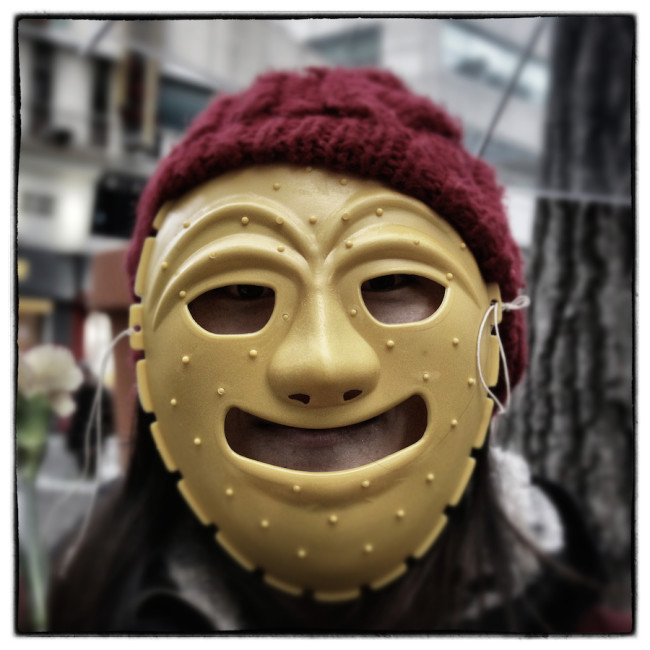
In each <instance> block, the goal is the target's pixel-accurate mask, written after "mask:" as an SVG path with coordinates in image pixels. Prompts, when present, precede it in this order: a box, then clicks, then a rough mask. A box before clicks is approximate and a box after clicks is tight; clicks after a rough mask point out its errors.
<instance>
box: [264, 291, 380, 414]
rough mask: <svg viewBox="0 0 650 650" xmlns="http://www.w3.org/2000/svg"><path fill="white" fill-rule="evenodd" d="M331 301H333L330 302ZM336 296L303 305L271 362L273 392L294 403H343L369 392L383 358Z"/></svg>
mask: <svg viewBox="0 0 650 650" xmlns="http://www.w3.org/2000/svg"><path fill="white" fill-rule="evenodd" d="M328 303H329V304H328ZM332 303H336V301H335V300H334V299H330V300H327V299H324V298H318V297H313V296H312V298H311V299H310V300H309V301H308V302H307V303H303V304H302V305H301V309H300V312H299V314H297V318H296V320H295V322H294V323H293V324H292V327H291V330H290V331H289V333H288V334H287V336H286V338H285V339H284V340H283V342H282V343H281V344H280V346H279V347H278V349H277V350H276V352H275V354H274V355H273V358H272V359H271V363H270V364H269V369H268V377H269V381H270V383H271V386H272V388H273V391H274V392H275V394H276V395H277V396H278V397H279V398H280V399H282V400H285V401H289V402H291V403H292V404H294V405H295V404H297V403H301V404H304V405H306V406H309V407H326V406H339V405H342V404H346V403H348V402H352V401H353V400H355V399H358V398H360V397H362V396H364V395H367V394H368V393H370V392H371V391H372V390H373V389H374V387H375V386H376V385H377V381H378V379H379V359H378V358H377V355H376V354H375V351H374V350H373V349H372V348H371V347H370V345H368V343H367V342H366V341H365V339H364V338H363V337H362V336H361V335H360V334H359V333H358V332H357V331H356V330H355V329H354V327H352V325H351V324H350V322H349V320H348V316H347V315H346V314H345V312H344V311H343V309H342V308H341V306H340V304H338V303H336V304H332Z"/></svg>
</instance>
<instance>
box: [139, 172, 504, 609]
mask: <svg viewBox="0 0 650 650" xmlns="http://www.w3.org/2000/svg"><path fill="white" fill-rule="evenodd" d="M156 227H157V228H158V229H159V230H158V233H157V236H156V237H155V238H151V239H150V240H148V242H147V245H146V246H145V251H144V253H143V259H142V262H141V266H140V270H139V274H138V283H137V284H138V286H137V290H138V292H139V293H140V295H142V297H143V304H142V305H138V306H136V307H135V308H134V310H133V321H134V322H138V324H141V326H142V330H143V331H142V333H141V335H140V336H139V338H138V339H137V340H136V341H135V346H136V347H140V348H144V350H145V361H143V362H140V364H139V367H138V382H139V390H140V395H141V399H142V402H143V406H145V408H146V409H147V410H152V411H154V412H155V414H156V419H157V423H156V425H155V426H154V428H153V433H154V437H155V438H156V442H157V444H158V447H159V450H160V452H161V454H162V455H163V458H164V459H165V460H166V462H167V463H168V467H169V468H170V469H173V470H175V471H180V473H181V474H182V475H183V477H184V478H183V481H182V482H181V491H182V492H183V494H184V496H185V498H186V499H187V501H188V502H189V503H190V505H191V507H192V508H193V509H194V511H195V512H196V514H197V516H199V518H200V519H201V520H203V521H205V522H206V523H207V522H211V523H214V524H216V525H217V526H218V527H219V529H220V532H219V537H218V539H219V541H220V542H221V543H222V545H223V546H224V547H225V548H226V549H227V550H229V552H231V554H232V555H233V557H235V558H236V559H237V560H238V561H240V563H242V564H243V565H244V566H247V567H248V568H253V567H262V568H264V570H265V571H266V572H267V575H268V579H269V580H270V581H271V582H273V583H275V584H276V585H278V586H284V587H285V588H288V589H289V590H296V589H297V590H300V589H302V588H310V589H315V590H316V591H317V592H319V593H321V594H324V595H325V597H329V596H327V594H329V595H330V596H332V597H333V594H338V595H339V596H340V597H343V595H344V594H347V595H350V594H351V593H352V592H355V593H356V592H357V591H358V588H359V587H360V586H361V585H364V584H372V585H376V586H381V585H382V584H384V583H385V582H386V581H387V580H388V579H389V578H390V577H395V576H396V575H398V574H399V573H401V571H403V568H404V564H403V560H404V559H405V558H406V557H407V556H409V555H414V556H417V555H418V554H421V553H423V552H424V551H425V550H426V548H428V546H430V544H431V543H432V542H433V540H434V539H435V537H436V536H437V534H438V533H439V532H440V530H441V529H442V527H443V526H444V521H446V519H445V516H444V508H445V507H446V506H447V505H449V504H450V503H454V502H455V501H457V499H458V498H459V495H460V493H462V490H463V488H464V487H465V485H466V483H467V481H468V479H469V475H470V473H471V468H472V467H473V460H472V459H471V458H470V453H471V449H472V447H474V446H480V444H482V440H483V437H484V435H485V430H486V428H487V425H488V422H489V417H490V413H491V410H492V402H491V401H490V400H489V399H487V398H486V392H485V390H484V389H483V388H482V387H481V386H480V385H479V383H478V381H477V357H478V359H479V360H480V363H482V364H483V366H484V372H483V374H484V375H485V376H486V377H488V381H490V382H491V383H494V382H495V381H496V374H497V372H498V348H497V346H496V341H495V340H493V339H494V337H492V336H490V335H489V332H488V333H487V336H485V337H483V340H480V341H479V328H480V323H481V319H482V316H483V315H484V313H485V311H486V310H487V308H488V307H489V305H490V302H491V300H492V299H498V295H497V294H498V292H497V293H495V292H494V290H493V289H491V288H489V287H486V285H485V283H484V282H483V280H482V278H481V276H480V273H479V271H478V267H477V265H476V262H475V261H474V259H473V257H472V255H471V253H470V251H469V250H468V249H467V247H466V246H465V245H464V243H463V242H462V241H461V239H460V237H459V236H458V235H457V233H456V232H455V231H454V230H453V229H452V228H450V227H449V226H448V224H447V223H446V222H445V221H444V220H442V219H441V218H440V217H439V216H437V215H436V214H434V213H433V212H432V211H431V210H430V209H428V208H427V207H426V206H424V205H422V204H421V203H419V202H417V201H415V200H413V199H410V198H409V197H406V196H404V195H401V194H399V193H397V192H394V191H391V190H389V189H387V188H385V187H384V186H382V185H380V184H378V183H376V182H374V181H367V180H363V179H358V178H353V177H343V176H341V175H337V174H333V173H331V172H328V171H324V170H318V169H313V170H309V169H305V168H293V167H286V166H269V167H262V168H251V169H246V170H243V171H238V172H233V173H231V174H228V175H226V176H223V177H220V178H219V179H216V180H214V181H211V182H210V183H208V184H206V185H204V186H201V187H200V188H197V189H196V190H195V191H193V192H191V193H189V194H188V195H186V196H184V197H182V198H181V199H180V200H178V201H176V202H174V203H172V204H168V205H167V206H165V208H163V210H161V212H160V214H159V216H158V218H157V220H156ZM391 274H408V275H413V276H418V277H423V278H426V279H429V280H431V281H434V282H436V283H437V284H439V285H440V286H441V287H443V288H444V299H443V301H442V304H441V305H440V307H439V308H438V309H437V310H436V311H435V313H433V314H431V315H430V316H428V317H426V318H424V319H421V320H417V321H415V322H407V323H399V324H393V323H385V322H381V320H378V319H377V318H375V317H374V316H373V314H372V313H371V312H370V311H369V309H368V308H367V305H366V304H365V302H364V297H363V294H362V291H361V287H362V285H363V283H364V282H366V281H368V280H370V279H372V278H377V277H384V276H389V275H391ZM255 284H259V285H262V286H265V287H269V288H270V289H271V290H273V292H274V294H275V305H274V309H273V313H272V314H271V316H270V317H269V320H268V323H266V325H264V327H262V328H261V329H259V330H257V331H254V332H249V333H245V334H234V335H232V334H231V335H219V334H214V333H210V332H206V331H205V330H203V329H201V327H199V325H198V324H197V323H196V322H194V320H193V319H192V317H191V315H190V312H189V310H188V304H190V303H191V302H192V300H194V299H195V298H196V297H197V296H199V295H201V294H202V293H204V292H206V291H208V290H210V289H213V288H215V287H223V286H230V285H255ZM159 378H164V381H160V380H159ZM350 393H354V394H355V399H352V400H349V401H346V398H345V395H346V394H350ZM295 395H302V396H303V397H305V398H308V399H307V401H306V402H305V401H299V400H296V399H294V397H295ZM413 396H418V397H419V398H420V399H421V400H423V402H424V403H425V404H426V410H427V414H428V421H427V424H426V429H425V431H424V434H423V436H422V438H421V439H420V440H419V441H418V442H416V443H415V444H413V445H411V446H409V447H407V448H405V449H401V450H400V451H398V452H396V453H393V454H391V455H390V456H389V457H387V458H383V459H381V460H380V461H378V462H372V463H369V464H365V465H363V466H360V467H355V468H352V469H349V470H344V471H337V472H301V471H293V470H287V469H284V468H282V467H277V466H273V465H268V464H266V463H262V462H259V461H256V460H251V459H250V458H246V457H243V456H241V455H239V454H236V453H235V452H234V451H233V450H232V449H231V448H230V447H229V445H228V443H227V441H226V438H225V434H224V421H225V418H226V415H227V414H228V412H229V411H230V410H231V409H233V408H236V409H241V410H243V411H246V412H247V413H250V414H252V415H254V416H256V417H258V418H263V419H264V420H268V421H270V422H274V423H279V424H281V425H283V426H290V427H304V428H307V429H309V428H323V427H328V428H331V427H335V428H336V427H344V426H349V425H352V424H356V423H360V422H364V421H367V420H369V419H372V418H375V417H378V416H380V415H381V414H382V413H384V412H386V411H387V410H389V409H392V408H393V407H395V406H396V405H398V404H400V403H402V402H404V401H405V400H408V399H409V398H411V397H413ZM370 486H373V490H372V497H371V501H368V495H370V492H368V491H367V490H368V489H369V488H370ZM235 495H237V499H238V503H239V505H238V509H237V511H236V512H235V509H234V508H233V497H234V496H235ZM414 498H415V500H416V501H417V503H413V502H412V501H413V499H414ZM371 502H372V505H370V503H371ZM242 508H243V509H242ZM407 511H408V512H409V513H410V516H409V517H408V518H406V517H405V516H398V515H397V514H396V513H402V512H403V513H406V512H407ZM271 513H277V516H278V517H279V519H278V518H275V519H274V517H272V516H271ZM418 513H419V514H418ZM272 520H273V521H274V523H273V526H272V524H271V521H272ZM339 520H341V521H348V522H350V523H349V524H348V526H349V527H347V526H346V525H344V526H339V525H338V524H337V525H334V524H332V522H333V521H334V522H339ZM353 520H354V521H355V522H356V523H355V524H354V525H352V524H351V522H352V521H353ZM389 520H390V521H391V522H392V521H393V520H395V521H397V522H398V523H399V524H400V525H399V527H397V528H393V524H391V525H390V531H389V529H387V528H386V526H387V525H388V524H387V522H388V521H389ZM260 522H266V523H267V525H265V526H261V523H260ZM382 522H383V523H382ZM323 524H325V525H326V530H327V531H331V532H329V533H328V537H327V538H326V539H327V541H326V542H325V541H324V539H323V538H321V537H319V535H320V533H318V530H319V529H320V526H321V525H323ZM260 526H261V528H263V529H264V531H266V533H265V534H262V535H261V536H260V534H259V533H260V530H259V528H260ZM271 527H272V528H273V530H274V531H284V532H273V533H271V534H269V533H268V530H269V529H270V528H271ZM309 530H311V531H312V533H307V532H306V531H309ZM346 531H347V532H346ZM274 535H277V537H274ZM387 535H388V536H389V537H390V538H391V541H390V542H386V541H381V540H384V539H385V538H386V536H387ZM270 540H275V541H273V543H270ZM287 545H288V546H287ZM288 548H291V549H292V551H291V552H290V553H288V551H287V549H288ZM360 549H361V550H360ZM363 549H365V550H363ZM368 549H371V550H368ZM358 553H361V555H360V556H358ZM307 558H309V559H308V561H301V560H306V559H307ZM355 558H356V559H355ZM361 558H362V559H361ZM297 560H298V561H297Z"/></svg>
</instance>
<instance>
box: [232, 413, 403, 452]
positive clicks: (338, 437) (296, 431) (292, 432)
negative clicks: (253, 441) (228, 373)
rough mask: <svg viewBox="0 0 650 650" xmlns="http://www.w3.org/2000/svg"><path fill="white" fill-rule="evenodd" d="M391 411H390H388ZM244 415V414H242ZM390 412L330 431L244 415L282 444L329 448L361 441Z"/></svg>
mask: <svg viewBox="0 0 650 650" xmlns="http://www.w3.org/2000/svg"><path fill="white" fill-rule="evenodd" d="M390 410H392V409H390ZM244 413H245V412H244ZM389 414H390V411H388V412H385V413H382V414H380V415H377V416H375V417H373V418H370V419H368V420H363V421H362V422H358V423H356V424H348V425H344V426H340V427H334V428H330V429H307V428H302V427H294V426H287V425H284V424H279V423H276V422H271V421H269V420H265V419H263V418H259V417H257V416H254V415H250V414H248V413H245V415H246V416H248V417H249V418H250V420H249V425H250V426H251V427H254V428H255V429H256V430H258V431H260V432H263V433H264V434H265V435H268V436H272V437H274V438H276V439H277V438H281V439H282V440H283V441H284V442H286V443H288V444H290V445H294V446H299V447H329V446H332V445H336V444H341V443H342V442H343V441H350V442H351V441H354V440H359V439H363V438H364V437H365V436H367V435H369V434H370V433H372V432H373V430H375V428H376V427H378V426H380V425H381V422H382V420H384V419H386V418H387V417H389Z"/></svg>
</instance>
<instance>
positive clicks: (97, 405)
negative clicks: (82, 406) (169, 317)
mask: <svg viewBox="0 0 650 650" xmlns="http://www.w3.org/2000/svg"><path fill="white" fill-rule="evenodd" d="M134 333H135V330H133V329H132V328H129V329H125V330H123V331H122V332H120V333H119V334H118V335H117V336H116V337H115V338H114V339H113V340H112V341H111V344H110V345H109V346H108V348H107V349H106V350H105V352H104V354H103V356H102V360H101V364H100V370H99V377H98V381H97V389H96V390H95V396H94V397H93V403H92V408H91V410H90V415H89V416H88V422H87V423H86V429H85V431H84V467H83V470H82V473H81V477H80V479H81V480H80V481H78V482H77V483H76V484H75V485H74V486H73V487H72V488H71V489H70V490H68V491H67V492H65V493H64V494H63V495H62V496H61V498H59V500H58V501H57V502H56V503H55V504H54V505H53V506H52V508H51V509H50V512H49V514H48V517H47V519H46V523H45V527H46V528H47V525H48V523H49V522H50V521H51V520H52V517H53V516H54V514H55V513H56V512H57V511H58V509H59V507H60V506H61V505H63V504H64V503H65V502H66V501H67V500H68V499H69V498H70V497H72V496H73V495H74V494H75V493H77V492H78V491H79V489H80V488H81V486H82V485H83V480H84V479H85V478H87V476H88V474H89V472H90V435H91V430H92V423H93V419H95V476H94V482H93V488H92V495H91V499H90V504H89V506H88V508H87V510H86V514H85V516H84V520H83V523H82V524H81V527H80V528H79V532H78V533H77V535H76V537H75V539H74V541H73V542H72V544H71V545H70V546H69V548H68V549H67V551H66V553H65V556H64V558H63V562H62V563H61V569H60V575H61V576H63V575H65V573H66V571H67V570H68V566H69V565H70V561H71V560H72V558H73V557H74V556H75V554H76V552H77V550H78V549H79V546H80V544H81V542H82V540H83V538H84V536H85V534H86V530H87V528H88V525H89V524H90V517H91V515H92V511H93V508H94V506H95V500H96V498H97V491H98V488H99V483H100V471H99V470H100V465H101V441H102V399H101V397H102V390H103V386H104V378H105V376H106V370H107V367H108V361H109V359H110V357H111V354H112V353H113V349H114V348H115V346H116V345H117V344H118V343H119V341H121V340H122V339H123V338H124V337H125V336H130V335H131V334H134Z"/></svg>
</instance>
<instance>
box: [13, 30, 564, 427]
mask: <svg viewBox="0 0 650 650" xmlns="http://www.w3.org/2000/svg"><path fill="white" fill-rule="evenodd" d="M539 20H542V21H548V22H551V19H535V18H523V19H472V20H465V19H463V20H450V19H402V18H391V19H383V18H381V19H377V18H367V19H300V20H276V21H274V20H254V19H253V20H226V19H215V20H151V21H148V20H144V21H137V20H132V21H129V20H80V19H48V18H46V17H44V18H31V19H30V18H24V19H21V20H20V21H19V22H18V34H17V39H18V69H19V79H20V81H19V84H20V162H19V170H18V188H17V190H18V192H17V197H18V202H17V211H18V221H17V224H18V250H17V262H18V280H19V282H18V290H19V298H20V302H19V327H18V337H19V345H21V346H25V347H26V346H29V345H32V344H33V343H35V342H40V341H54V342H58V343H63V344H66V345H68V346H70V347H71V348H72V349H73V351H74V352H75V354H76V356H77V358H79V359H81V358H86V359H87V360H89V361H90V364H91V366H92V367H94V368H95V369H97V363H96V359H95V357H96V355H97V354H98V350H100V349H101V348H103V347H105V346H106V345H107V343H108V342H109V341H110V339H111V336H112V335H115V334H116V333H118V332H119V331H120V330H121V329H123V328H124V327H126V306H127V305H128V302H129V300H130V297H129V295H128V292H127V289H126V285H125V282H124V278H123V277H122V255H123V250H124V246H125V242H126V239H128V236H129V233H130V230H131V227H132V224H133V219H134V207H135V204H136V202H137V199H138V197H139V195H140V192H141V190H142V188H143V185H144V183H145V181H146V179H147V177H148V176H149V174H150V173H151V172H152V171H153V169H154V168H155V166H156V162H157V160H158V159H159V158H160V157H161V156H163V155H164V154H165V153H166V152H167V151H169V149H170V147H171V146H172V145H173V144H174V142H176V141H177V140H178V138H179V137H180V135H181V134H182V132H183V130H184V129H185V127H186V126H187V125H188V123H189V122H190V121H191V119H192V118H193V117H194V116H195V115H196V114H197V113H198V112H199V111H200V110H201V109H202V108H203V107H204V106H205V105H206V104H207V103H208V101H209V100H210V99H211V98H212V97H214V96H215V95H217V94H219V93H224V92H229V91H232V90H236V89H237V88H241V87H244V86H246V85H247V84H248V83H249V82H250V81H251V80H252V79H253V78H254V77H255V76H256V75H257V74H259V73H261V72H263V71H265V70H268V69H270V68H276V69H279V68H283V69H287V68H300V67H305V66H309V65H319V64H320V65H322V64H329V65H346V66H353V65H375V66H379V67H384V68H388V69H390V70H393V71H394V72H396V73H397V74H398V75H399V76H401V77H402V78H403V79H404V80H405V81H406V82H407V83H408V84H409V85H410V86H411V87H412V88H413V89H414V90H415V91H417V92H420V93H422V94H427V95H430V96H431V97H432V98H434V99H435V100H436V101H437V102H439V103H441V104H443V105H444V106H446V107H447V109H448V110H449V111H450V112H451V113H452V114H453V115H454V116H457V117H458V118H460V119H461V120H462V122H463V125H464V129H465V137H466V141H467V145H468V147H469V148H470V149H474V150H475V149H476V148H477V146H478V143H479V142H480V140H481V138H482V136H483V134H484V133H485V131H486V129H487V127H488V124H489V122H490V119H491V117H492V115H493V113H494V111H495V109H496V107H497V105H498V103H499V101H500V99H501V97H502V94H503V91H504V89H505V88H506V87H507V85H508V83H509V81H510V78H511V76H512V73H513V70H514V69H515V67H516V65H517V62H518V61H519V58H520V56H521V52H522V51H523V49H524V48H525V46H526V44H527V42H528V40H529V38H530V35H531V33H532V31H533V28H534V26H535V24H536V22H537V21H539ZM550 31H551V30H550V29H546V30H545V32H544V34H543V36H542V38H541V39H540V41H539V42H538V44H537V47H536V48H535V50H534V52H533V55H532V57H531V59H530V61H529V63H528V64H527V65H526V67H525V69H524V71H523V73H522V75H521V77H520V80H519V82H518V84H517V85H516V87H515V89H514V92H513V95H512V97H511V99H510V101H509V104H508V107H507V110H506V112H505V113H504V115H503V117H502V119H501V121H500V122H499V124H498V126H497V129H496V131H495V133H494V136H493V138H492V140H491V143H490V145H489V147H488V149H487V150H486V152H485V156H484V157H485V158H486V159H487V160H488V161H490V162H491V163H493V164H494V165H495V166H496V168H497V172H498V174H499V177H500V179H501V181H502V183H504V184H505V185H506V186H507V188H508V194H507V197H508V201H509V203H510V212H511V216H512V220H513V230H514V232H515V236H516V237H517V238H518V239H519V241H520V243H521V244H522V245H523V246H524V247H526V246H527V245H528V243H529V239H530V222H531V220H532V213H533V199H534V188H535V184H536V180H537V171H538V166H539V159H540V155H541V148H542V145H541V142H542V132H543V120H544V102H545V97H546V88H547V85H548V66H547V58H548V49H549V45H548V42H549V35H550ZM98 314H106V315H108V318H110V322H111V327H110V328H109V326H108V325H107V323H108V322H109V321H108V318H104V319H102V318H99V317H98ZM102 327H103V328H104V329H103V330H101V328H102ZM89 330H91V331H89ZM95 330H97V331H95ZM99 330H101V331H99ZM109 330H110V331H109ZM122 344H123V347H122V348H121V349H120V350H118V354H116V355H115V358H116V359H118V358H120V359H125V358H128V349H127V347H128V344H127V342H126V340H124V341H123V342H122ZM88 357H92V358H90V359H88ZM114 372H115V375H116V377H117V384H118V385H119V384H120V382H121V384H122V385H123V386H124V385H125V384H128V390H130V389H131V385H132V381H131V380H130V375H129V374H128V373H130V372H131V369H130V368H129V366H128V364H123V365H122V366H119V364H117V367H116V368H115V371H114ZM125 373H127V374H125ZM121 376H122V379H121V380H120V377H121ZM119 397H120V396H119V395H118V400H116V401H117V402H118V403H120V404H123V403H126V404H127V406H125V407H124V408H125V409H126V410H128V411H130V408H131V406H130V404H131V400H132V397H133V396H132V395H131V397H130V398H129V399H128V400H127V399H119ZM129 417H130V414H127V413H126V411H125V413H123V414H121V415H120V414H118V415H117V418H116V421H117V426H118V429H119V430H120V432H121V433H127V431H124V429H125V428H127V427H128V421H129Z"/></svg>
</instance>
